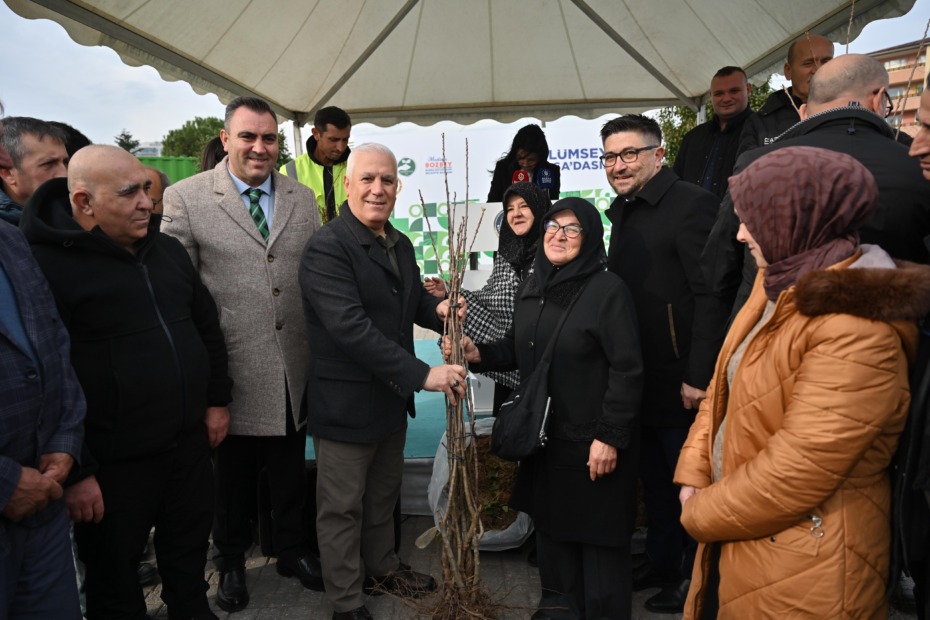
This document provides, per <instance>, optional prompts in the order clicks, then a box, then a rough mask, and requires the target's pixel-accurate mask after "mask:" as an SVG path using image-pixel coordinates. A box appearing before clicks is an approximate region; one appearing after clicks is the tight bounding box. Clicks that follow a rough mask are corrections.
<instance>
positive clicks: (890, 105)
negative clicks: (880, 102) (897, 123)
mask: <svg viewBox="0 0 930 620" xmlns="http://www.w3.org/2000/svg"><path fill="white" fill-rule="evenodd" d="M882 94H883V95H884V99H885V118H888V117H889V116H891V114H892V113H893V112H894V101H893V100H892V99H891V95H889V94H888V91H887V90H884V89H882Z"/></svg>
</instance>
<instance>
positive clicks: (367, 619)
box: [333, 605, 374, 620]
mask: <svg viewBox="0 0 930 620" xmlns="http://www.w3.org/2000/svg"><path fill="white" fill-rule="evenodd" d="M333 620H374V616H372V615H371V612H370V611H368V608H367V607H365V606H364V605H362V606H361V607H359V608H357V609H353V610H352V611H334V612H333Z"/></svg>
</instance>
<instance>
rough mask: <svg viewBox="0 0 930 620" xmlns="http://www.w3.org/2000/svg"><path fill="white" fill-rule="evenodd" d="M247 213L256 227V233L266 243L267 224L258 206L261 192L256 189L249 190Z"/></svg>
mask: <svg viewBox="0 0 930 620" xmlns="http://www.w3.org/2000/svg"><path fill="white" fill-rule="evenodd" d="M247 193H248V195H249V213H250V214H252V220H253V221H254V222H255V225H256V226H258V232H260V233H261V234H262V239H264V240H265V241H268V222H266V221H265V213H264V212H263V211H262V208H261V207H260V206H259V204H258V199H259V198H261V197H262V190H260V189H258V188H257V187H252V188H249V191H248V192H247Z"/></svg>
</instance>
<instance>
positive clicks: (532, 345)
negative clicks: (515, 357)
mask: <svg viewBox="0 0 930 620" xmlns="http://www.w3.org/2000/svg"><path fill="white" fill-rule="evenodd" d="M535 346H536V343H535V342H533V341H532V340H530V348H531V349H532V348H533V347H535Z"/></svg>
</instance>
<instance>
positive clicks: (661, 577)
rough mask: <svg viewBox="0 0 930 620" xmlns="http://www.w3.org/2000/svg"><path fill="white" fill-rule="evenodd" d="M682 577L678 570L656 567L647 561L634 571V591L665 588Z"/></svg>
mask: <svg viewBox="0 0 930 620" xmlns="http://www.w3.org/2000/svg"><path fill="white" fill-rule="evenodd" d="M679 579H681V577H679V575H678V571H676V570H671V569H668V568H654V567H653V566H652V564H650V563H649V562H646V563H645V564H643V565H642V566H640V567H639V568H637V569H635V570H634V571H633V592H639V591H640V590H648V589H649V588H664V587H666V586H670V585H672V584H673V583H675V582H677V581H678V580H679Z"/></svg>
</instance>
